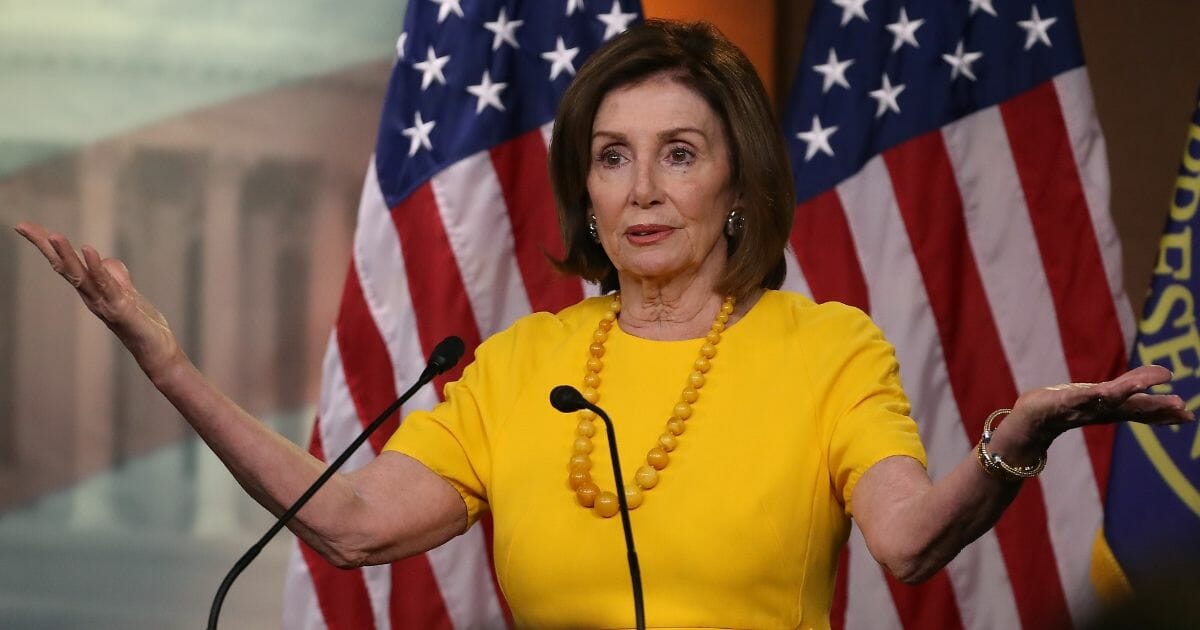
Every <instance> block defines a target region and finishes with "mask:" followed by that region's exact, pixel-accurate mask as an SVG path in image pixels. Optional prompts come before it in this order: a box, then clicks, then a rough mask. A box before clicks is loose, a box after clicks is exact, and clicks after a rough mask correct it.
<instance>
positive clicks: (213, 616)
mask: <svg viewBox="0 0 1200 630" xmlns="http://www.w3.org/2000/svg"><path fill="white" fill-rule="evenodd" d="M436 375H437V370H435V369H432V367H427V368H425V371H424V372H422V373H421V377H420V378H418V379H417V382H416V383H413V386H412V387H410V388H408V390H407V391H405V392H404V393H403V394H401V395H400V397H399V398H397V399H396V400H395V402H393V403H392V404H391V405H388V408H387V409H384V410H383V413H381V414H379V416H378V417H377V418H375V419H374V420H372V421H371V424H369V425H367V428H366V429H364V430H363V432H362V433H360V434H358V437H356V438H354V441H353V442H351V443H350V446H348V447H346V450H344V451H342V454H341V455H338V457H337V459H335V460H333V463H332V464H330V465H329V467H328V468H326V469H325V471H324V472H322V473H321V476H319V477H317V480H316V481H314V482H313V484H312V485H311V486H309V487H308V489H307V490H305V491H304V494H301V495H300V498H299V499H296V502H295V503H293V504H292V506H291V507H289V508H288V509H287V511H285V512H284V513H283V514H281V515H280V516H279V519H278V520H276V521H275V524H274V525H272V526H271V529H268V530H267V533H265V534H263V536H262V538H259V539H258V542H256V543H254V544H253V545H251V546H250V548H249V549H247V550H246V553H244V554H242V557H240V558H238V560H237V562H235V563H233V567H231V568H230V569H229V573H227V574H226V575H225V579H224V580H221V586H219V587H218V588H217V593H216V595H214V596H213V603H212V608H210V609H209V611H208V626H207V628H208V630H216V628H217V618H218V617H220V616H221V605H222V604H223V603H224V602H225V595H226V594H227V593H228V592H229V589H230V587H232V586H233V581H234V580H236V579H237V578H238V576H239V575H241V574H242V571H245V570H246V567H248V566H250V563H251V562H253V561H254V559H255V558H257V557H258V554H260V553H262V550H263V549H264V548H265V547H266V546H267V543H269V542H271V539H272V538H274V537H275V534H278V533H279V530H281V529H283V528H284V526H286V525H287V524H288V523H289V522H291V520H292V517H294V516H296V513H297V512H299V511H300V509H301V508H303V507H304V506H305V504H307V503H308V501H309V499H311V498H313V495H315V494H316V493H317V490H320V489H321V487H322V486H324V485H325V482H327V481H329V478H330V477H332V476H333V475H334V473H336V472H337V471H338V469H340V468H341V467H342V464H345V463H346V460H348V459H350V456H351V455H353V454H354V452H355V451H357V450H358V447H360V446H362V444H363V442H366V441H367V438H369V437H371V434H372V433H374V432H375V430H376V429H378V428H379V427H380V426H381V425H382V424H383V422H384V421H385V420H387V418H388V416H390V415H392V414H393V413H395V412H396V410H397V409H399V408H400V406H401V405H403V404H404V403H405V402H408V399H409V398H412V397H413V394H415V393H417V390H419V389H421V388H422V387H424V386H425V384H426V383H428V382H429V381H431V380H433V377H434V376H436ZM610 431H611V429H610ZM621 500H622V501H624V495H621Z"/></svg>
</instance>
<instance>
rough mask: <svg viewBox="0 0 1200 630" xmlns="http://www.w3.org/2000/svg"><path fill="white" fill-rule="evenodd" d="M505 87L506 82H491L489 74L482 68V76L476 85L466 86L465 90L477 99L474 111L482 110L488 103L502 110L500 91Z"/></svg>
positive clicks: (479, 111)
mask: <svg viewBox="0 0 1200 630" xmlns="http://www.w3.org/2000/svg"><path fill="white" fill-rule="evenodd" d="M506 87H508V84H507V83H492V77H491V75H489V74H488V71H487V70H484V71H483V78H482V79H480V81H479V84H478V85H468V86H467V91H468V92H470V93H471V94H472V95H474V96H475V97H476V98H478V99H479V100H478V101H476V102H475V113H476V114H479V113H481V112H483V110H484V108H485V107H487V106H488V105H491V106H492V107H495V108H496V109H498V110H500V111H504V103H501V102H500V92H501V91H502V90H503V89H504V88H506Z"/></svg>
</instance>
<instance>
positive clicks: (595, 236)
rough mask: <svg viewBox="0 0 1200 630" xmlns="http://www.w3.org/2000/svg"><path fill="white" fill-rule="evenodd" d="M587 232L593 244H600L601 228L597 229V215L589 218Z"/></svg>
mask: <svg viewBox="0 0 1200 630" xmlns="http://www.w3.org/2000/svg"><path fill="white" fill-rule="evenodd" d="M587 231H588V236H589V237H590V238H591V239H592V242H593V243H599V242H600V228H598V227H596V215H594V214H593V215H592V216H590V217H588V226H587Z"/></svg>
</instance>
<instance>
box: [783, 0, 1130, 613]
mask: <svg viewBox="0 0 1200 630" xmlns="http://www.w3.org/2000/svg"><path fill="white" fill-rule="evenodd" d="M810 24H811V26H810V28H809V34H808V39H807V41H806V44H805V51H804V59H803V62H802V65H801V68H800V70H799V75H798V76H797V83H796V85H797V89H796V96H795V98H794V99H793V100H792V102H791V104H790V105H789V107H788V108H787V110H786V113H787V116H786V121H785V123H784V132H785V133H786V134H787V138H788V142H789V145H790V147H789V148H790V151H791V159H792V168H793V172H794V174H795V180H796V189H797V200H798V204H799V205H798V208H797V211H796V222H795V227H794V230H793V233H792V237H791V242H792V246H793V250H794V253H795V255H796V256H795V257H796V260H797V262H798V268H796V269H793V270H791V273H789V276H788V286H789V287H790V288H793V289H795V290H798V291H800V292H803V293H807V294H809V295H812V296H813V297H814V298H815V299H816V300H818V301H824V300H839V301H842V302H847V303H850V304H854V305H856V306H859V307H860V308H862V309H863V310H865V311H867V312H869V313H870V314H871V316H872V318H873V319H874V320H875V322H876V323H878V324H879V325H880V327H881V328H882V329H883V330H884V332H885V333H886V334H887V336H888V338H889V340H890V341H891V342H892V343H893V344H895V346H896V352H897V356H898V358H899V361H900V370H901V378H902V380H903V383H904V389H905V391H906V392H907V393H908V395H909V396H910V398H911V399H912V403H913V416H914V417H915V418H916V419H917V422H918V424H919V425H920V430H921V437H922V439H923V441H924V443H925V446H926V449H927V450H928V453H929V469H930V473H931V475H932V476H933V477H934V478H935V479H936V478H938V477H940V476H942V475H945V474H946V473H948V472H949V470H950V469H951V468H952V467H954V466H955V465H956V464H958V463H959V462H960V461H961V460H962V458H963V457H964V456H966V455H967V454H968V453H969V452H970V449H971V447H972V445H973V444H974V443H975V442H976V441H977V440H978V439H979V436H980V433H981V430H982V425H983V421H984V419H985V418H986V417H987V415H988V413H989V412H991V411H992V410H994V409H998V408H1002V407H1008V406H1011V404H1012V402H1013V401H1014V400H1015V399H1016V397H1017V395H1018V393H1020V392H1022V391H1025V390H1027V389H1030V388H1033V387H1036V386H1040V385H1047V384H1054V383H1063V382H1067V381H1091V382H1094V381H1099V380H1103V379H1106V378H1108V377H1111V376H1113V375H1114V374H1116V373H1118V372H1119V371H1120V370H1121V369H1122V368H1123V367H1124V366H1125V365H1126V348H1128V347H1129V341H1130V340H1131V338H1132V333H1133V317H1132V313H1131V311H1130V308H1129V304H1128V300H1127V299H1126V297H1125V295H1124V292H1123V289H1122V288H1121V280H1120V279H1121V273H1120V262H1119V261H1120V248H1119V243H1118V240H1117V234H1116V232H1115V229H1114V227H1113V224H1112V221H1111V219H1110V217H1109V215H1108V179H1107V164H1106V157H1105V152H1104V144H1103V140H1102V137H1101V134H1100V129H1099V126H1098V124H1097V121H1096V117H1095V113H1094V111H1093V108H1092V97H1091V92H1090V88H1089V86H1088V80H1087V74H1086V71H1085V69H1084V63H1083V55H1082V52H1081V48H1080V43H1079V36H1078V32H1077V29H1076V25H1075V17H1074V12H1073V9H1072V6H1071V3H1070V2H1069V1H1067V0H1038V1H1037V2H1031V1H1030V0H958V1H949V0H924V1H922V0H818V2H817V4H816V7H815V9H814V13H813V16H812V20H811V23H810ZM1110 444H1111V430H1110V429H1109V430H1106V429H1099V430H1095V431H1090V432H1089V433H1086V434H1085V433H1083V432H1079V431H1074V432H1071V433H1068V434H1065V435H1063V436H1062V437H1061V438H1059V439H1058V441H1056V442H1055V443H1054V446H1053V448H1052V449H1051V451H1050V453H1049V463H1048V465H1047V467H1046V471H1045V472H1044V473H1043V474H1042V476H1041V477H1040V478H1039V479H1037V480H1035V481H1027V482H1026V483H1025V487H1024V488H1023V489H1022V490H1021V493H1020V496H1019V497H1018V498H1017V500H1016V501H1015V502H1014V503H1013V505H1012V506H1011V507H1010V508H1009V510H1008V512H1007V513H1006V515H1005V516H1004V517H1003V518H1002V519H1001V521H1000V522H999V524H998V525H997V526H996V527H995V529H994V530H992V531H990V532H988V533H987V534H984V535H983V536H982V537H981V538H980V539H979V540H978V541H976V542H975V543H974V544H972V545H970V546H969V547H967V548H966V549H965V550H964V551H963V552H962V553H961V554H960V555H959V556H958V557H957V558H956V559H955V560H954V561H952V562H951V563H950V565H949V566H948V567H947V569H945V570H943V571H942V572H940V573H939V574H938V575H936V576H935V577H934V578H933V579H932V580H930V581H929V582H928V583H926V584H923V585H921V586H920V587H918V588H911V587H906V586H903V585H899V584H898V583H896V582H894V581H892V580H890V579H887V578H885V576H884V575H883V573H882V572H881V570H880V568H879V567H878V566H877V565H876V564H875V562H874V561H873V560H872V559H871V557H870V555H869V554H868V553H867V550H866V547H865V545H864V543H863V540H862V537H861V535H859V534H858V533H857V532H855V533H854V534H852V537H851V541H850V544H849V553H848V556H849V557H848V560H847V561H845V562H844V563H843V565H842V569H843V570H841V571H839V581H840V582H841V583H842V584H841V586H842V589H841V591H840V592H841V593H843V594H844V595H843V596H842V597H839V598H838V599H837V600H836V601H835V607H834V615H833V623H834V625H835V626H839V625H844V627H846V628H873V629H878V628H901V627H903V628H932V627H936V628H955V627H966V628H1015V627H1025V628H1064V627H1070V626H1072V625H1077V624H1079V623H1080V622H1081V620H1083V619H1085V618H1086V617H1087V615H1088V613H1089V612H1090V611H1093V609H1094V607H1095V603H1096V602H1095V599H1096V595H1095V593H1094V591H1093V589H1092V587H1091V585H1090V582H1089V579H1088V567H1089V557H1090V549H1091V545H1092V540H1093V535H1094V533H1095V531H1096V529H1097V527H1098V526H1099V524H1100V520H1101V514H1102V506H1101V497H1103V496H1104V491H1103V488H1102V485H1103V483H1104V482H1105V480H1106V479H1107V469H1108V462H1109V456H1110Z"/></svg>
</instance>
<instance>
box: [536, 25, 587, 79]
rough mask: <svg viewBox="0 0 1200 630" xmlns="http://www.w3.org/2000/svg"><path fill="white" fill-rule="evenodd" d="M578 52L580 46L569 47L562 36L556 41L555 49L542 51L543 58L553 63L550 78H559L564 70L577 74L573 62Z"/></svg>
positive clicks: (572, 74)
mask: <svg viewBox="0 0 1200 630" xmlns="http://www.w3.org/2000/svg"><path fill="white" fill-rule="evenodd" d="M578 54H579V48H578V47H575V48H567V46H566V44H564V43H563V38H562V36H559V38H558V41H556V42H555V43H554V50H550V51H547V52H544V53H542V59H545V60H546V61H549V62H550V64H551V65H550V80H551V81H553V80H555V79H557V78H558V75H559V74H561V73H562V71H563V70H566V71H567V72H570V73H571V76H575V66H574V64H572V63H571V62H572V60H573V59H575V55H578Z"/></svg>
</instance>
